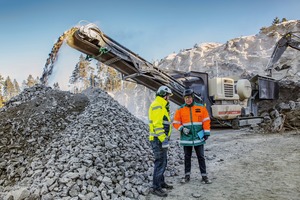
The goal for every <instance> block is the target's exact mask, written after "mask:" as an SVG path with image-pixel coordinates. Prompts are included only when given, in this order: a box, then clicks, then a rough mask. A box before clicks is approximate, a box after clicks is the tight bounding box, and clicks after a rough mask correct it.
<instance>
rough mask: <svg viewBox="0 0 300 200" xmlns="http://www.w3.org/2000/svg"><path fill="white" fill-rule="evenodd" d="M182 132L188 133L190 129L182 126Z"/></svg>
mask: <svg viewBox="0 0 300 200" xmlns="http://www.w3.org/2000/svg"><path fill="white" fill-rule="evenodd" d="M182 132H183V133H184V134H186V135H188V134H189V132H190V129H188V128H185V127H184V128H183V129H182Z"/></svg>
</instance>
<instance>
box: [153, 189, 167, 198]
mask: <svg viewBox="0 0 300 200" xmlns="http://www.w3.org/2000/svg"><path fill="white" fill-rule="evenodd" d="M152 194H154V195H157V196H159V197H167V196H168V194H167V192H165V191H164V190H163V189H161V188H160V189H153V190H152Z"/></svg>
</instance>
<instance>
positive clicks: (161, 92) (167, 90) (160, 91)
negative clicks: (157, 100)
mask: <svg viewBox="0 0 300 200" xmlns="http://www.w3.org/2000/svg"><path fill="white" fill-rule="evenodd" d="M156 95H157V96H161V97H165V96H167V95H170V96H172V95H173V93H172V91H171V89H170V88H168V87H167V86H164V85H163V86H160V87H159V88H158V90H157V92H156Z"/></svg>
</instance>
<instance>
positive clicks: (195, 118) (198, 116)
mask: <svg viewBox="0 0 300 200" xmlns="http://www.w3.org/2000/svg"><path fill="white" fill-rule="evenodd" d="M183 98H184V101H185V103H184V104H183V105H181V106H180V107H179V108H178V109H177V110H176V112H175V116H174V121H173V126H174V128H176V129H177V130H178V131H180V145H182V146H183V149H184V170H185V182H189V181H190V175H191V157H192V150H193V147H194V149H195V152H196V155H197V158H198V163H199V168H200V173H201V176H202V182H203V183H206V184H209V183H211V181H210V180H209V179H208V177H207V173H206V165H205V157H204V144H205V141H206V140H207V139H208V137H209V136H210V118H209V114H208V111H207V109H206V107H205V106H204V105H202V104H199V103H197V102H195V101H194V91H193V90H192V89H186V90H185V91H184V93H183Z"/></svg>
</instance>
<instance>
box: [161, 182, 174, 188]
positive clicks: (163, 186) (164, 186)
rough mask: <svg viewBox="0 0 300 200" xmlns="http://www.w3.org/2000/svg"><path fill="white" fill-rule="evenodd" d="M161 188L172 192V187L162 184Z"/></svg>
mask: <svg viewBox="0 0 300 200" xmlns="http://www.w3.org/2000/svg"><path fill="white" fill-rule="evenodd" d="M161 187H162V188H165V189H169V190H172V189H173V188H174V187H173V185H168V184H166V183H164V184H162V185H161Z"/></svg>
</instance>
